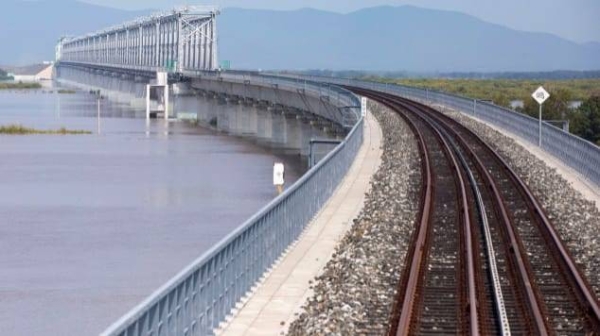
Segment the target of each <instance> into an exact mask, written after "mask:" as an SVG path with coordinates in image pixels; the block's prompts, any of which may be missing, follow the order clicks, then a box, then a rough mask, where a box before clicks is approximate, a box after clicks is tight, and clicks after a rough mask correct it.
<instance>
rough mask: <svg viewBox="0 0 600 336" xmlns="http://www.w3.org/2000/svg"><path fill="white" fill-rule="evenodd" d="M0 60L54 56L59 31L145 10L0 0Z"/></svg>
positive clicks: (61, 0) (76, 30) (55, 0)
mask: <svg viewBox="0 0 600 336" xmlns="http://www.w3.org/2000/svg"><path fill="white" fill-rule="evenodd" d="M1 7H2V9H1V10H0V13H1V14H2V15H0V45H1V46H3V48H2V49H1V50H0V64H12V65H25V64H31V63H40V62H41V61H50V60H54V47H55V45H56V42H57V40H58V39H59V38H60V37H61V36H63V35H79V34H85V33H88V32H91V31H96V30H98V29H101V28H104V27H106V26H110V25H114V24H117V23H120V22H122V21H126V20H130V19H133V18H135V17H138V16H140V15H145V14H146V13H147V11H146V12H143V11H141V12H135V11H121V10H117V9H112V8H107V7H101V6H95V5H91V4H87V3H82V2H77V1H74V0H38V1H35V0H34V1H21V0H2V6H1Z"/></svg>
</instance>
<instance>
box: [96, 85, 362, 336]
mask: <svg viewBox="0 0 600 336" xmlns="http://www.w3.org/2000/svg"><path fill="white" fill-rule="evenodd" d="M269 80H274V78H271V79H269ZM283 82H285V83H287V82H288V81H287V80H285V79H284V80H283ZM335 90H336V91H335V92H336V93H337V92H339V93H340V94H342V95H343V99H344V101H346V102H352V103H354V104H359V102H360V101H359V100H358V98H357V97H356V96H354V95H353V94H351V93H350V92H348V91H345V90H340V89H337V88H336V89H335ZM328 93H329V94H332V96H333V91H330V92H328ZM336 97H337V95H336ZM332 99H334V98H332ZM354 108H356V109H357V111H356V113H357V114H359V113H360V110H359V109H360V107H359V105H354ZM363 123H364V121H363V119H362V118H360V119H359V120H358V122H357V123H356V124H355V125H354V127H353V128H352V130H351V131H350V132H349V134H348V135H347V136H346V138H345V140H344V141H343V142H342V143H341V144H340V145H338V146H337V147H336V148H335V149H334V150H333V151H331V152H330V153H329V154H328V155H327V156H326V157H325V158H324V159H323V160H321V161H320V162H319V163H318V164H317V165H316V166H314V167H313V168H312V169H311V170H309V171H308V172H307V173H306V174H305V175H304V176H302V177H301V178H300V179H299V180H298V181H297V182H296V183H294V184H293V185H292V186H291V187H290V188H289V189H287V190H286V191H285V192H284V193H283V194H281V195H280V196H279V197H277V198H276V199H275V200H273V201H272V202H270V203H269V204H268V205H267V206H265V207H264V208H263V209H261V210H260V211H259V212H258V213H256V214H255V215H253V216H252V217H251V218H250V219H248V220H247V221H246V222H245V223H244V224H242V225H241V226H240V227H238V228H237V229H236V230H235V231H234V232H232V233H230V234H229V235H228V236H227V237H225V238H224V239H223V240H221V241H220V242H219V243H218V244H217V245H215V246H214V247H213V248H211V249H210V250H209V251H208V252H206V253H204V255H202V256H201V257H200V258H198V259H197V260H196V261H194V262H193V263H191V264H190V265H189V266H188V267H186V268H185V269H184V270H183V271H181V272H180V273H179V274H177V275H176V276H175V277H173V278H172V279H171V280H170V281H169V282H167V283H166V284H165V285H164V286H162V287H161V288H159V289H158V290H157V291H156V292H154V293H153V294H152V295H151V296H150V297H148V298H147V299H146V300H144V301H143V302H142V303H140V304H139V305H138V306H137V307H135V308H134V309H133V310H131V311H130V312H129V313H127V314H126V315H124V316H123V317H122V318H121V319H119V320H118V321H117V322H115V323H114V324H113V325H112V326H110V327H109V328H108V329H107V330H105V331H104V332H103V333H102V335H105V336H109V335H111V336H112V335H115V336H129V335H136V336H137V335H156V336H159V335H190V336H191V335H210V334H212V333H213V330H214V329H215V328H217V327H218V325H219V323H220V322H222V321H224V320H225V318H226V316H227V314H229V312H230V311H231V309H232V308H233V307H235V304H236V303H237V302H238V301H240V299H241V298H242V297H244V296H245V295H246V294H247V293H248V292H249V291H250V289H251V287H252V286H253V285H254V284H256V282H257V281H258V280H259V279H260V278H261V276H262V275H263V274H264V273H265V271H267V269H268V268H269V267H271V266H272V265H273V263H274V262H275V261H276V260H277V259H278V258H279V257H280V256H281V254H282V253H283V252H284V251H285V249H286V248H288V246H289V245H290V244H291V243H292V242H294V241H295V240H296V239H297V238H298V236H299V235H300V233H301V232H302V231H303V230H304V228H305V227H306V225H307V224H308V223H309V222H310V221H311V219H312V218H313V217H314V216H315V214H316V213H317V212H318V211H319V210H320V209H321V207H322V206H323V205H324V204H325V202H326V201H327V200H328V199H329V197H330V196H331V195H332V194H333V192H334V190H335V189H336V188H337V186H338V184H339V182H340V181H341V180H342V178H343V177H344V175H345V174H346V172H347V171H348V169H349V168H350V166H351V165H352V162H353V161H354V158H355V156H356V154H357V152H358V150H359V148H360V146H361V144H362V142H363Z"/></svg>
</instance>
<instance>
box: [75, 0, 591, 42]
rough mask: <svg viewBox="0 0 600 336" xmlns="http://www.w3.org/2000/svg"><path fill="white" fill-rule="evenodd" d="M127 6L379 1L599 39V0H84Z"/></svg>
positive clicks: (353, 6) (338, 6) (339, 7)
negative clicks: (454, 12) (459, 13)
mask: <svg viewBox="0 0 600 336" xmlns="http://www.w3.org/2000/svg"><path fill="white" fill-rule="evenodd" d="M85 1H87V2H91V3H96V4H101V5H107V6H112V7H118V8H126V9H142V8H160V9H163V8H171V7H174V6H175V5H181V4H207V5H217V6H219V7H221V8H226V7H242V8H263V9H277V10H289V9H297V8H302V7H312V8H318V9H324V10H329V11H334V12H343V13H345V12H351V11H354V10H357V9H360V8H364V7H372V6H378V5H403V4H410V5H415V6H420V7H425V8H434V9H443V10H452V11H458V12H463V13H466V14H471V15H473V16H476V17H478V18H480V19H483V20H485V21H489V22H493V23H497V24H501V25H504V26H508V27H510V28H514V29H518V30H525V31H536V32H547V33H552V34H555V35H558V36H560V37H564V38H567V39H570V40H573V41H576V42H590V41H596V42H600V0H404V1H399V0H287V1H283V0H252V1H250V0H207V2H199V1H190V0H85Z"/></svg>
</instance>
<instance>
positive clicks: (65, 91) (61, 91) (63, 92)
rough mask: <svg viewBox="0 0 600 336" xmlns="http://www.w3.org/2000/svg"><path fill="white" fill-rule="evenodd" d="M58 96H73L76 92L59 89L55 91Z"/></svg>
mask: <svg viewBox="0 0 600 336" xmlns="http://www.w3.org/2000/svg"><path fill="white" fill-rule="evenodd" d="M56 92H57V93H59V94H75V93H77V91H75V90H67V89H59V90H57V91H56Z"/></svg>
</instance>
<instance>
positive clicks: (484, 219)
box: [432, 121, 512, 336]
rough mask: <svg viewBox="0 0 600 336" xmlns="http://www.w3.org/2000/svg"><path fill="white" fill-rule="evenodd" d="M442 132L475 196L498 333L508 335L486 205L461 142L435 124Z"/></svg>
mask: <svg viewBox="0 0 600 336" xmlns="http://www.w3.org/2000/svg"><path fill="white" fill-rule="evenodd" d="M432 122H433V123H436V124H437V122H436V121H432ZM437 127H438V128H439V129H440V130H441V132H442V134H444V136H445V137H446V138H448V139H450V141H449V142H450V144H451V145H452V147H453V149H454V152H455V153H456V156H457V157H458V158H459V160H460V162H461V164H462V166H463V168H464V171H465V173H466V174H467V177H468V179H469V182H470V184H471V188H472V190H473V193H474V197H475V204H476V206H477V208H478V209H479V214H480V219H481V224H482V227H483V237H484V241H485V248H486V252H487V258H488V262H489V265H490V267H489V273H490V274H489V275H490V277H491V278H492V287H493V289H494V290H493V292H494V301H495V308H496V313H497V314H498V324H499V327H500V328H499V329H500V333H501V335H502V336H510V335H511V334H512V333H511V328H510V322H509V320H508V314H507V313H506V306H505V302H504V295H503V294H502V286H501V284H500V273H499V271H498V263H497V261H496V251H495V248H494V245H493V240H492V233H491V230H490V223H489V221H488V216H487V214H486V206H485V203H484V200H483V195H482V194H481V190H480V188H479V186H478V185H477V181H476V180H475V176H474V174H473V171H472V170H471V168H470V167H469V164H468V163H467V160H466V158H465V157H464V155H463V154H462V153H461V152H460V149H459V146H460V145H462V144H457V143H456V142H455V141H453V140H454V139H453V137H452V136H451V135H450V134H448V131H447V130H446V129H444V128H442V127H441V126H440V125H439V124H438V126H437ZM476 169H478V171H480V170H479V169H481V166H477V167H476ZM487 182H488V183H489V181H487Z"/></svg>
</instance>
